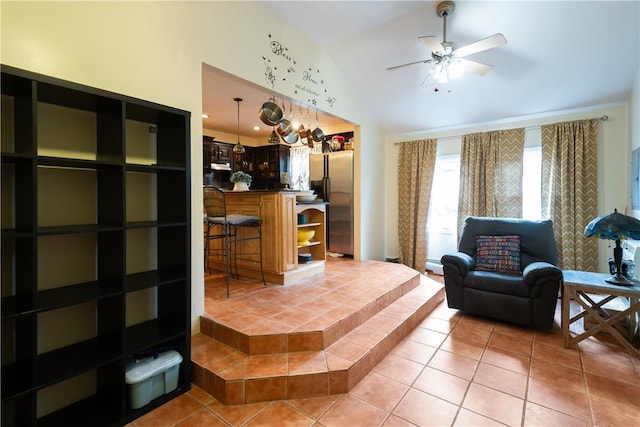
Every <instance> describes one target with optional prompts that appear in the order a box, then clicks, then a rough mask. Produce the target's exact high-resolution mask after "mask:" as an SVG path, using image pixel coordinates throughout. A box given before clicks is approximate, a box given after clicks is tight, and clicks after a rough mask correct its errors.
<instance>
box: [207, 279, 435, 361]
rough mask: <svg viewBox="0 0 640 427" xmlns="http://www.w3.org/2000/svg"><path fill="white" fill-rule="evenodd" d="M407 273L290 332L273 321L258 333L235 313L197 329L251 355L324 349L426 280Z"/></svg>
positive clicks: (208, 321) (255, 327) (209, 319)
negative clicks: (363, 297) (395, 282)
mask: <svg viewBox="0 0 640 427" xmlns="http://www.w3.org/2000/svg"><path fill="white" fill-rule="evenodd" d="M410 271H411V274H410V276H406V277H403V278H402V279H401V280H400V283H398V284H397V285H394V284H393V283H388V284H387V286H386V287H380V288H379V290H378V293H377V294H376V295H375V297H372V296H368V297H366V298H365V299H362V300H357V299H356V300H354V301H352V302H351V304H347V305H343V306H340V307H337V308H336V309H335V310H333V311H331V312H329V313H325V314H324V315H322V316H318V317H316V318H314V319H312V320H310V321H309V322H307V323H305V324H304V325H301V326H299V327H296V328H294V329H291V328H290V326H288V325H286V324H283V325H280V327H281V329H280V330H278V327H276V326H274V325H273V322H264V323H266V324H267V325H266V326H265V328H267V329H268V330H269V333H262V331H260V329H259V325H253V326H251V325H250V326H246V325H245V323H243V322H245V320H244V319H243V315H244V313H240V312H236V313H233V314H231V315H228V316H222V320H220V318H216V319H214V318H209V317H207V316H201V318H200V330H201V333H202V334H204V335H207V336H209V337H211V338H214V339H216V340H217V341H220V342H222V343H224V344H227V345H228V346H231V347H233V348H235V349H237V350H240V351H241V352H243V353H245V354H247V355H251V356H254V355H259V354H278V353H287V352H298V351H320V350H324V349H326V348H328V347H329V346H330V345H332V344H333V343H335V342H337V341H338V340H339V339H340V338H342V337H343V336H345V335H347V334H348V333H350V332H351V331H352V330H354V329H355V328H356V327H358V326H359V325H361V324H362V323H364V322H366V321H367V320H368V319H370V318H371V317H373V316H374V315H376V314H377V313H379V312H381V311H382V310H384V309H385V308H386V307H388V306H389V305H390V304H392V303H393V302H395V301H396V300H398V299H399V298H401V297H402V296H403V295H405V294H407V293H408V292H410V291H411V290H413V289H415V288H416V287H417V286H418V285H419V284H420V281H421V279H420V277H424V278H425V279H426V277H425V276H422V275H421V274H419V273H418V272H417V271H415V270H410ZM427 280H431V279H427ZM358 305H360V306H358Z"/></svg>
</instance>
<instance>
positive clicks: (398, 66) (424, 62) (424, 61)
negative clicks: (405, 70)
mask: <svg viewBox="0 0 640 427" xmlns="http://www.w3.org/2000/svg"><path fill="white" fill-rule="evenodd" d="M429 62H433V59H423V60H422V61H414V62H409V63H408V64H402V65H394V66H393V67H389V68H387V71H392V70H396V69H398V68H402V67H408V66H409V65H416V64H428V63H429Z"/></svg>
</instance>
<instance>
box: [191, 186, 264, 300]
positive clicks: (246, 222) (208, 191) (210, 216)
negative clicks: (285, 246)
mask: <svg viewBox="0 0 640 427" xmlns="http://www.w3.org/2000/svg"><path fill="white" fill-rule="evenodd" d="M203 195H204V197H203V201H204V210H205V215H204V225H205V228H204V239H205V243H204V262H205V268H206V269H207V271H211V269H210V268H209V257H210V256H222V257H224V260H225V269H226V275H227V278H226V282H227V298H229V295H230V290H229V288H230V282H231V261H232V259H233V266H234V270H235V277H236V278H237V277H238V263H237V262H238V260H243V261H248V262H256V263H257V262H259V263H260V275H261V276H262V283H263V284H264V285H265V286H266V285H267V282H266V280H265V278H264V269H263V266H262V219H261V218H260V217H259V216H252V215H242V214H227V202H226V198H225V194H224V191H222V190H220V189H219V188H216V187H212V186H208V185H205V186H204V187H203ZM242 230H247V231H242ZM214 240H222V245H221V246H222V247H216V248H213V249H212V247H211V241H214ZM250 240H257V241H258V249H257V251H255V252H244V251H243V252H238V250H237V248H238V242H247V241H250ZM251 255H257V256H258V257H259V259H260V260H259V261H256V260H255V258H249V256H251Z"/></svg>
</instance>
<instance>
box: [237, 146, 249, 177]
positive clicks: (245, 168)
mask: <svg viewBox="0 0 640 427" xmlns="http://www.w3.org/2000/svg"><path fill="white" fill-rule="evenodd" d="M253 150H254V149H253V148H249V147H245V148H244V153H242V154H238V153H233V150H232V153H233V166H232V168H233V172H237V171H242V172H246V173H248V174H249V175H251V177H252V178H253V177H254V176H253V171H254V168H253V166H254V164H253V163H254V160H253V159H254V152H253Z"/></svg>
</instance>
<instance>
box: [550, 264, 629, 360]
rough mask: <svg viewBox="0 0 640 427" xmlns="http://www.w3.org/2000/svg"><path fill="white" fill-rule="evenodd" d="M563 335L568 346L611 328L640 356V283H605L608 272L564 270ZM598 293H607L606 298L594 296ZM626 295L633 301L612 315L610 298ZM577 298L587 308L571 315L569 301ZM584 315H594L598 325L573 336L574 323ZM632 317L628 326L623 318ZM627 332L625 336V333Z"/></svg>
mask: <svg viewBox="0 0 640 427" xmlns="http://www.w3.org/2000/svg"><path fill="white" fill-rule="evenodd" d="M562 275H563V283H562V335H563V338H564V346H565V347H566V348H569V347H572V346H574V345H575V344H577V343H579V342H580V341H582V340H584V339H586V338H589V337H590V336H592V335H594V334H596V333H598V332H600V331H607V332H609V333H610V334H611V335H612V336H613V337H614V338H615V339H617V340H618V341H619V342H620V344H622V345H623V346H624V348H626V349H627V350H628V351H629V352H630V353H631V354H633V355H635V356H636V357H638V358H640V351H638V349H637V348H635V347H634V346H633V345H632V344H631V341H633V340H634V339H635V337H636V334H637V332H638V313H639V312H640V302H639V299H640V283H638V282H636V283H634V285H633V286H618V285H614V284H611V283H607V282H605V279H606V278H608V277H609V275H608V274H602V273H591V272H586V271H576V270H564V271H563V272H562ZM594 294H599V295H604V298H602V299H600V298H597V299H596V298H594V297H593V295H594ZM618 297H623V298H625V299H626V300H627V301H628V302H629V306H628V308H626V309H625V310H623V311H621V312H619V313H617V314H611V313H609V312H608V311H606V310H605V309H604V305H605V304H606V303H608V302H609V301H611V300H613V299H615V298H618ZM571 300H574V301H576V302H577V303H578V304H579V305H580V306H581V307H582V308H583V310H582V311H580V312H579V313H578V314H576V315H575V316H573V317H571V314H570V311H569V303H570V301H571ZM582 318H590V319H591V320H593V321H594V322H595V326H592V327H590V328H588V329H587V327H586V326H585V331H584V332H583V333H581V334H579V335H577V336H575V337H574V336H572V334H571V331H570V325H571V323H573V322H575V321H577V320H580V319H582ZM624 320H628V325H627V326H626V327H625V326H624V325H622V323H621V322H622V321H624ZM623 334H624V335H626V337H625V336H623Z"/></svg>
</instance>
